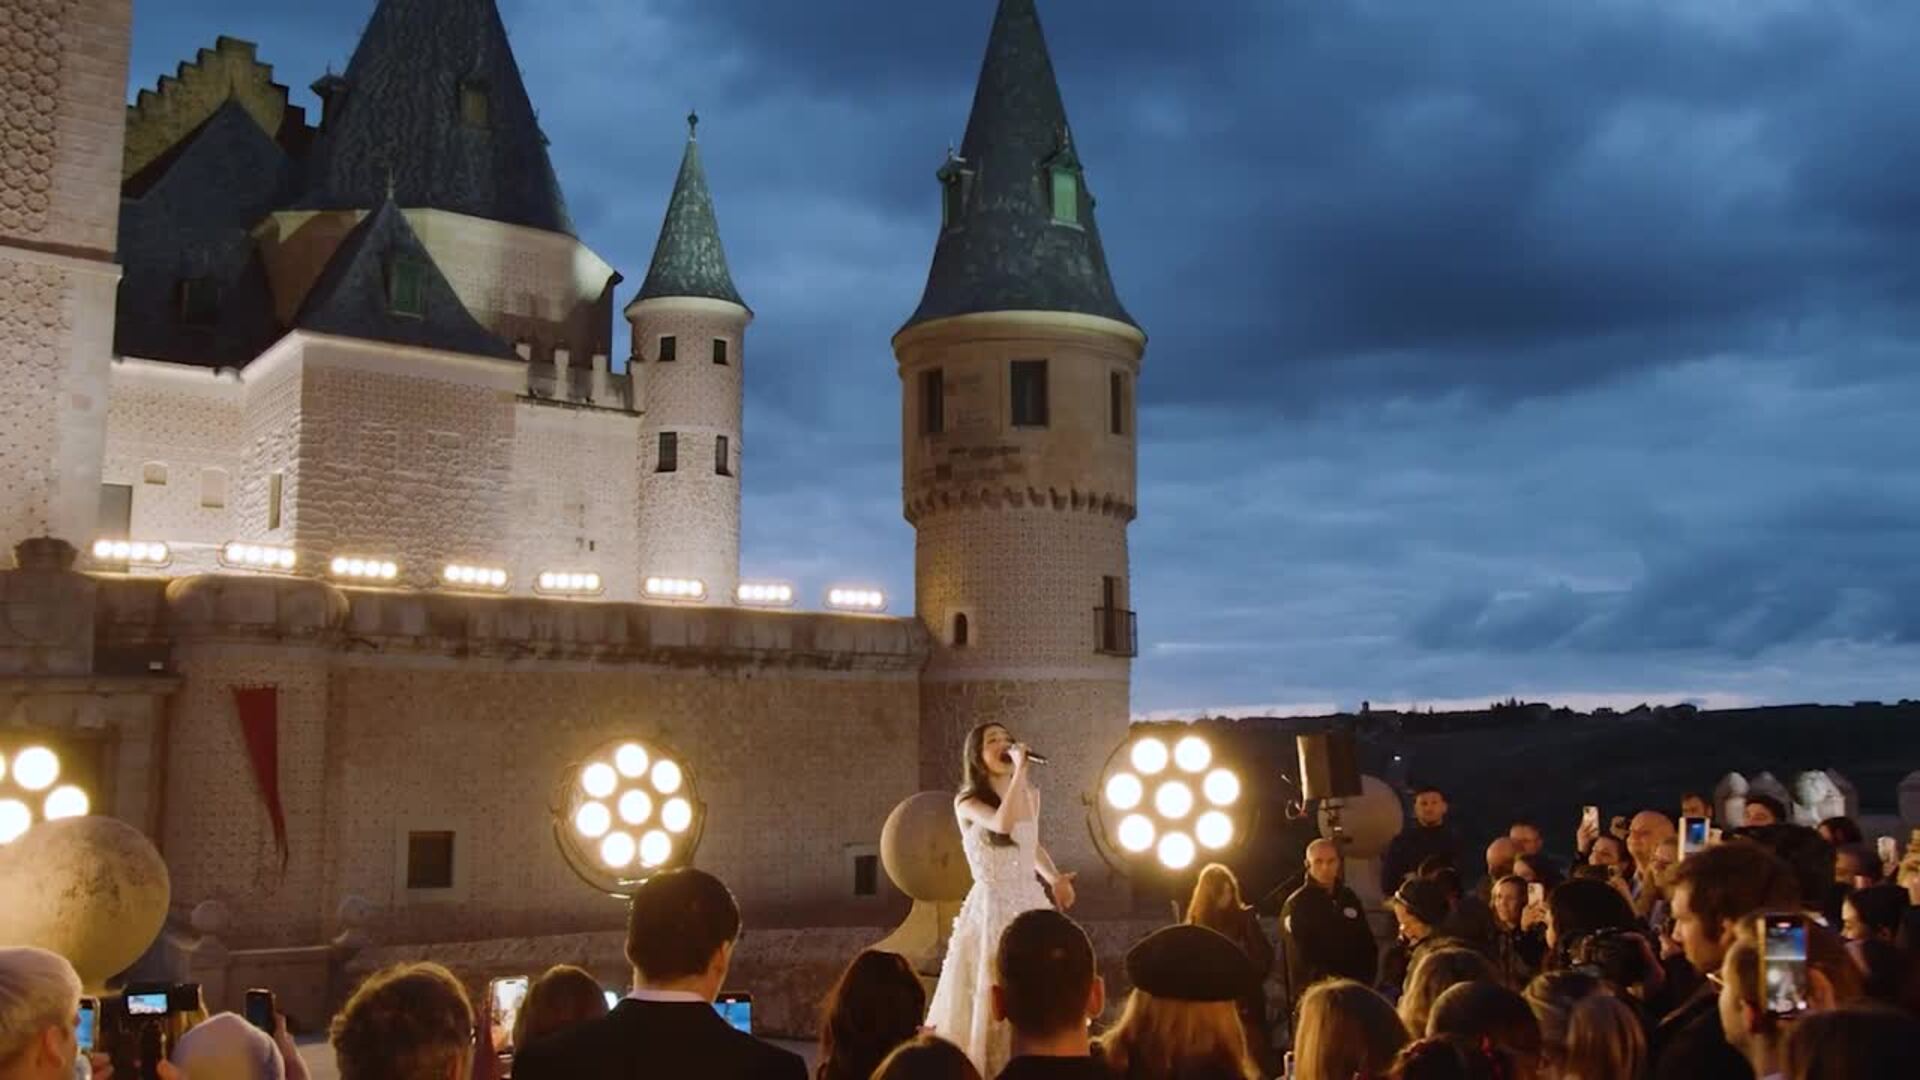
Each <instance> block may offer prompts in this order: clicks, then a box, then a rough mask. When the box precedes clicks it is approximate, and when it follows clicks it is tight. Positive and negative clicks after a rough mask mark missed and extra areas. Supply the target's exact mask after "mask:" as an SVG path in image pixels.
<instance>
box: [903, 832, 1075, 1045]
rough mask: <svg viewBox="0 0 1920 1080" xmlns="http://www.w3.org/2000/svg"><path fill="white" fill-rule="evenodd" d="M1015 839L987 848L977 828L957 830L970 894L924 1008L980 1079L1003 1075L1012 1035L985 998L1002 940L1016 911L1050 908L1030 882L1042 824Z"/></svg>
mask: <svg viewBox="0 0 1920 1080" xmlns="http://www.w3.org/2000/svg"><path fill="white" fill-rule="evenodd" d="M1012 836H1013V843H1012V844H1011V845H1007V846H1001V845H994V844H989V843H987V840H986V831H985V830H984V829H982V828H981V827H980V826H978V825H973V824H963V825H962V826H961V829H960V846H961V847H962V848H963V849H965V851H966V853H967V869H969V870H971V871H973V888H971V889H969V890H967V898H966V900H965V901H964V902H963V903H962V904H961V905H960V914H959V915H958V916H956V917H955V918H954V920H953V937H952V938H951V939H949V940H948V942H947V956H946V959H945V960H943V961H942V962H941V964H940V982H939V983H938V984H937V985H936V986H935V987H934V990H933V1001H932V1002H931V1003H930V1004H929V1005H928V1007H927V1026H928V1027H931V1028H932V1029H933V1031H934V1034H936V1035H939V1036H940V1037H941V1038H943V1039H946V1040H947V1041H948V1042H951V1043H953V1044H954V1045H956V1046H958V1047H960V1049H962V1050H964V1051H966V1052H967V1057H969V1058H971V1059H973V1067H974V1068H976V1069H979V1070H980V1075H981V1076H983V1077H994V1076H998V1075H1000V1070H1001V1069H1003V1068H1005V1067H1006V1064H1007V1058H1008V1057H1009V1056H1010V1051H1009V1040H1010V1038H1011V1033H1010V1032H1009V1030H1008V1028H1007V1025H1006V1024H1005V1023H996V1022H995V1021H994V1019H993V1008H992V1005H991V1004H990V1000H989V999H990V995H991V993H992V987H993V952H994V949H995V948H997V947H998V946H999V943H1000V934H1001V932H1002V931H1004V930H1005V929H1006V928H1007V924H1008V923H1011V922H1012V921H1013V920H1014V918H1015V917H1016V916H1018V915H1019V914H1020V913H1021V912H1023V911H1032V910H1033V909H1035V908H1044V907H1051V906H1052V905H1051V904H1049V903H1048V901H1047V894H1046V890H1044V889H1042V888H1041V887H1040V880H1039V878H1037V877H1035V876H1034V875H1035V873H1036V870H1035V865H1034V851H1035V850H1036V849H1037V848H1038V847H1039V846H1040V824H1039V822H1037V821H1022V822H1020V823H1019V824H1017V825H1015V826H1014V827H1013V833H1012Z"/></svg>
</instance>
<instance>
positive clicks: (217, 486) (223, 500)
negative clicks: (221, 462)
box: [200, 469, 227, 510]
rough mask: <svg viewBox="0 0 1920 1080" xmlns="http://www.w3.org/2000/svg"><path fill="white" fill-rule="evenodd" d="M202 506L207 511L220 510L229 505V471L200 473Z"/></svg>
mask: <svg viewBox="0 0 1920 1080" xmlns="http://www.w3.org/2000/svg"><path fill="white" fill-rule="evenodd" d="M200 505H201V507H202V508H204V509H207V510H219V509H223V508H224V507H225V506H226V505H227V470H225V469H202V470H201V471H200Z"/></svg>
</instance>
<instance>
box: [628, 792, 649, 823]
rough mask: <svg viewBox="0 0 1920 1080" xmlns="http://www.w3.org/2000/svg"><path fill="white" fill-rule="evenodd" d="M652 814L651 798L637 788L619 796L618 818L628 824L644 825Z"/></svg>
mask: <svg viewBox="0 0 1920 1080" xmlns="http://www.w3.org/2000/svg"><path fill="white" fill-rule="evenodd" d="M652 816H653V800H652V799H650V798H648V797H647V793H646V792H644V791H641V790H640V789H639V788H633V789H631V790H629V791H627V793H626V794H624V795H621V796H620V820H621V821H624V822H626V823H627V824H629V825H645V824H646V823H647V819H648V818H650V817H652Z"/></svg>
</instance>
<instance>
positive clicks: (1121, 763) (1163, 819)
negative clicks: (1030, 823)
mask: <svg viewBox="0 0 1920 1080" xmlns="http://www.w3.org/2000/svg"><path fill="white" fill-rule="evenodd" d="M1089 801H1090V802H1091V804H1092V806H1091V812H1090V813H1089V815H1088V827H1089V828H1091V829H1092V830H1093V833H1094V838H1095V842H1096V844H1097V845H1098V846H1099V848H1100V850H1101V853H1102V854H1103V855H1106V856H1107V857H1108V861H1109V863H1110V864H1112V865H1114V867H1115V869H1117V870H1120V871H1121V872H1123V873H1129V872H1134V871H1138V870H1147V869H1156V870H1158V871H1160V872H1167V873H1174V874H1181V873H1185V872H1187V871H1189V870H1191V869H1193V867H1194V865H1195V863H1196V862H1197V861H1199V860H1200V859H1201V858H1202V857H1203V856H1205V857H1209V858H1217V857H1223V856H1225V855H1227V854H1229V853H1231V852H1232V851H1234V850H1235V849H1237V848H1238V847H1239V846H1240V844H1241V843H1242V842H1243V841H1244V840H1245V839H1246V837H1247V835H1248V833H1249V832H1250V831H1251V828H1252V823H1251V821H1250V820H1249V818H1250V816H1251V815H1250V812H1249V809H1248V801H1247V800H1245V799H1243V798H1242V797H1241V779H1240V774H1239V772H1238V771H1237V770H1235V769H1234V768H1233V767H1232V766H1231V765H1229V764H1227V763H1225V762H1222V761H1219V760H1216V757H1215V754H1214V747H1213V743H1212V742H1211V741H1209V740H1208V739H1207V737H1206V736H1204V735H1202V734H1200V733H1198V732H1196V731H1194V730H1192V729H1191V728H1189V727H1187V726H1186V725H1184V724H1136V725H1134V727H1133V729H1132V730H1131V731H1130V732H1129V733H1128V735H1127V739H1126V741H1124V742H1122V743H1121V744H1120V745H1119V746H1117V747H1115V748H1114V750H1113V753H1111V754H1109V755H1108V757H1107V763H1106V766H1105V767H1104V768H1103V769H1102V770H1101V772H1100V786H1099V788H1098V789H1097V791H1096V792H1095V794H1094V795H1093V796H1092V797H1091V798H1090V799H1089Z"/></svg>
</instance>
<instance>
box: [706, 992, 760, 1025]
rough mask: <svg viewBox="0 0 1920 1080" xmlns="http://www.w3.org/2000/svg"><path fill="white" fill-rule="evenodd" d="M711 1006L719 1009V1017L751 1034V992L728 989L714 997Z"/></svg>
mask: <svg viewBox="0 0 1920 1080" xmlns="http://www.w3.org/2000/svg"><path fill="white" fill-rule="evenodd" d="M713 1007H714V1008H715V1009H718V1010H719V1012H720V1017H721V1019H723V1020H725V1021H726V1022H727V1023H729V1024H732V1025H733V1026H734V1027H735V1028H737V1029H738V1030H740V1031H743V1032H745V1033H747V1034H748V1035H751V1034H753V995H752V994H749V993H746V992H744V991H729V992H727V993H724V994H721V995H720V996H719V997H718V998H715V999H714V1002H713Z"/></svg>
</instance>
